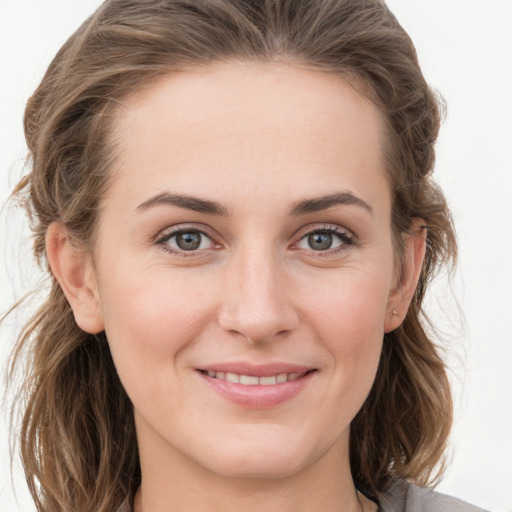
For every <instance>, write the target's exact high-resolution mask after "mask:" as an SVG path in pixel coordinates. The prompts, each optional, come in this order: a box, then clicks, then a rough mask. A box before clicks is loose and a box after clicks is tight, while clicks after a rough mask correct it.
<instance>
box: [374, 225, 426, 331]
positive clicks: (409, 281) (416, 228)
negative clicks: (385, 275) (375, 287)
mask: <svg viewBox="0 0 512 512" xmlns="http://www.w3.org/2000/svg"><path fill="white" fill-rule="evenodd" d="M424 224H425V222H424V221H423V220H422V219H417V218H416V219H413V223H412V227H411V232H410V234H408V235H407V236H406V239H405V248H404V259H403V269H402V270H403V273H402V276H401V279H400V281H399V282H398V284H397V286H396V287H395V288H394V289H393V290H392V291H391V293H390V295H389V297H388V304H387V307H386V318H385V321H384V332H391V331H393V330H394V329H396V328H397V327H398V326H400V325H401V323H402V322H403V320H404V318H405V315H406V314H407V310H408V309H409V305H410V303H411V301H412V298H413V296H414V292H415V291H416V286H417V284H418V280H419V278H420V274H421V269H422V266H423V260H424V259H425V251H426V245H427V244H426V233H427V231H426V229H425V227H424Z"/></svg>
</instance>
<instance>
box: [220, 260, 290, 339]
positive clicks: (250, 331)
mask: <svg viewBox="0 0 512 512" xmlns="http://www.w3.org/2000/svg"><path fill="white" fill-rule="evenodd" d="M262 252H263V251H258V252H255V251H244V252H243V253H242V252H241V253H240V254H239V255H238V257H236V258H235V259H234V260H233V261H232V262H230V264H229V268H228V269H227V271H226V275H225V281H224V288H223V293H222V299H223V300H222V305H221V307H220V312H219V320H218V321H219V324H220V327H221V328H222V329H224V330H225V331H227V332H229V333H230V334H232V335H235V336H239V337H241V338H244V339H246V340H248V341H249V342H251V343H253V344H258V343H265V342H268V341H272V340H275V339H277V338H279V337H283V336H286V335H287V334H290V333H291V332H292V331H293V330H295V329H296V328H297V326H298V324H299V315H298V312H297V309H296V307H294V304H293V302H292V300H291V299H292V297H291V295H292V293H293V292H292V289H291V283H290V279H289V277H287V275H286V274H287V273H286V272H285V269H284V265H283V264H282V263H281V264H280V262H279V260H278V258H276V257H275V256H273V255H272V254H271V251H268V253H269V254H266V255H264V254H263V253H262Z"/></svg>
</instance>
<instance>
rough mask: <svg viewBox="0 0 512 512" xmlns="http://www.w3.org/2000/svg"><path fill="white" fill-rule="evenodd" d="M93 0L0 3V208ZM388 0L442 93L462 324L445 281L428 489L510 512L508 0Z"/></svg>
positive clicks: (13, 225)
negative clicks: (443, 369)
mask: <svg viewBox="0 0 512 512" xmlns="http://www.w3.org/2000/svg"><path fill="white" fill-rule="evenodd" d="M99 4H100V1H99V0H44V1H42V0H0V204H2V205H3V204H4V203H5V201H6V200H7V198H8V195H9V192H10V191H11V190H12V187H13V185H14V184H15V183H16V181H17V180H18V178H19V176H20V174H21V172H22V167H23V158H24V154H25V147H24V139H23V134H22V114H23V107H24V103H25V102H26V100H27V98H28V97H29V95H30V94H31V92H32V91H33V90H34V89H35V87H36V86H37V84H38V82H39V81H40V79H41V77H42V74H43V73H44V71H45V69H46V66H47V65H48V64H49V62H50V59H51V58H52V57H53V55H54V54H55V52H56V51H57V50H58V48H59V47H60V46H61V44H62V43H63V42H64V41H65V39H66V38H67V37H68V36H69V35H70V34H71V32H72V31H74V30H75V29H76V28H77V27H78V25H79V24H80V22H81V21H82V20H84V19H85V17H86V16H87V15H89V14H90V13H91V12H92V11H93V10H94V9H95V8H96V7H97V6H98V5H99ZM388 4H389V6H390V8H391V9H392V10H393V12H394V13H395V14H396V16H397V18H398V19H399V21H400V22H401V23H402V24H403V25H404V27H405V28H406V30H408V32H409V33H410V35H411V37H412V39H413V41H414V42H415V44H416V46H417V49H418V53H419V58H420V63H421V64H422V67H423V70H424V73H425V76H426V77H427V80H429V82H430V83H431V84H432V85H433V86H434V87H435V88H437V89H438V90H439V91H440V92H441V93H442V94H443V96H444V97H445V98H446V100H447V103H448V117H447V119H446V122H445V124H444V127H443V129H442V133H441V138H440V141H439V144H438V164H437V171H436V172H437V178H438V181H439V182H440V183H441V185H442V187H443V188H444V190H445V193H446V195H447V197H448V200H449V202H450V205H451V207H452V209H453V212H454V215H455V219H456V225H457V229H458V234H459V241H460V264H459V270H458V273H457V275H456V276H455V279H454V281H453V288H454V293H455V296H456V298H457V301H458V305H459V307H460V310H462V312H463V315H464V316H465V319H466V321H465V325H463V322H462V319H461V317H460V314H459V313H458V311H459V308H458V307H457V305H456V304H455V302H454V300H453V299H451V298H450V297H451V292H450V286H449V284H448V280H447V279H446V278H443V277H442V278H441V279H440V280H439V281H438V283H437V285H436V287H435V290H433V291H434V292H435V293H433V294H432V295H431V298H430V303H431V306H430V308H431V311H432V316H433V317H434V319H435V320H436V323H437V324H438V325H441V327H442V328H443V330H444V331H445V336H444V338H445V339H444V345H445V347H446V348H447V351H448V354H449V356H448V357H449V361H450V365H451V366H452V368H453V372H452V381H453V386H454V391H455V400H456V421H455V428H454V432H453V440H452V453H453V457H452V463H451V465H450V467H449V470H448V472H447V474H446V477H445V479H444V480H443V482H442V484H441V485H440V486H439V488H438V489H439V490H441V491H442V492H445V493H448V494H452V495H455V496H459V497H462V498H464V499H465V500H467V501H470V502H472V503H474V504H476V505H479V506H481V507H484V508H487V509H489V510H492V511H495V512H512V493H511V488H512V369H511V367H512V335H511V333H510V324H511V318H512V299H511V294H512V270H511V267H512V0H389V2H388ZM21 219H22V217H20V216H19V214H16V213H15V212H13V211H12V210H11V209H8V208H4V211H3V212H2V213H1V215H0V226H1V228H0V229H1V231H0V233H1V235H0V240H1V242H0V243H1V244H2V245H1V251H0V258H1V259H0V311H5V310H6V308H7V307H8V306H9V305H10V304H11V303H12V302H13V300H14V298H15V297H19V296H20V295H21V294H22V293H23V292H24V291H26V290H27V289H29V288H30V286H32V285H33V283H34V280H33V278H34V276H37V273H34V270H33V269H32V268H31V266H30V261H31V259H30V252H31V243H30V241H29V240H28V238H27V237H26V236H25V235H23V233H24V231H23V228H22V227H20V226H22V220H21ZM21 235H23V236H21ZM20 240H21V241H20ZM21 267H22V268H23V273H22V276H20V274H21V272H20V268H21ZM17 322H19V317H16V316H14V317H12V318H10V319H9V320H8V321H7V322H6V323H5V325H4V327H3V329H2V333H1V337H0V365H2V366H3V365H4V362H5V361H6V358H7V354H8V352H9V349H10V347H11V346H12V342H13V329H15V328H16V323H17ZM5 417H6V414H5V410H2V411H1V414H0V420H2V421H0V512H8V511H9V512H11V511H15V510H19V511H34V510H35V509H34V507H33V505H31V502H30V499H29V498H28V496H27V491H26V490H25V488H24V480H23V477H22V476H21V473H20V471H19V468H17V467H15V468H14V474H15V477H14V480H15V483H16V489H17V500H18V501H16V500H15V497H14V493H13V491H12V486H11V478H10V468H9V457H8V443H7V434H6V429H5V420H4V418H5Z"/></svg>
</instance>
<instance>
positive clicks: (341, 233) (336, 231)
mask: <svg viewBox="0 0 512 512" xmlns="http://www.w3.org/2000/svg"><path fill="white" fill-rule="evenodd" d="M181 233H195V234H199V235H201V236H204V237H206V238H208V239H209V240H210V241H211V242H212V244H215V245H217V247H221V245H220V244H218V243H216V242H215V240H214V238H213V237H212V236H211V235H209V234H208V233H206V232H205V231H204V230H202V229H199V228H197V227H194V226H182V227H179V228H175V229H172V230H171V231H165V232H164V233H162V234H161V235H160V236H157V237H156V238H155V243H156V244H157V245H159V246H160V247H161V248H162V249H163V250H164V251H166V252H168V253H170V254H172V255H174V256H178V257H183V258H187V257H193V256H197V255H199V254H204V251H209V250H212V249H197V250H190V251H187V250H184V249H181V250H176V249H173V248H172V247H170V246H169V241H170V240H172V239H173V238H175V237H176V236H178V235H179V234H181ZM314 233H323V234H330V235H335V236H336V237H338V239H339V240H340V241H341V244H340V246H339V247H336V248H334V249H326V250H314V249H309V250H308V249H303V250H306V251H307V252H309V254H312V255H314V256H316V257H327V256H332V255H334V254H338V253H340V252H342V251H346V250H347V249H348V248H349V247H350V246H353V245H355V244H356V243H357V240H356V239H355V236H354V235H353V234H352V233H351V232H350V231H348V230H346V229H343V228H340V227H338V226H335V225H332V224H328V225H321V226H320V225H318V226H314V227H312V228H311V227H309V228H306V229H304V230H301V231H300V232H299V234H298V240H297V241H296V242H294V243H293V244H292V245H297V244H299V243H300V242H301V241H303V240H304V239H305V238H306V237H308V236H310V235H312V234H314ZM294 250H300V249H294Z"/></svg>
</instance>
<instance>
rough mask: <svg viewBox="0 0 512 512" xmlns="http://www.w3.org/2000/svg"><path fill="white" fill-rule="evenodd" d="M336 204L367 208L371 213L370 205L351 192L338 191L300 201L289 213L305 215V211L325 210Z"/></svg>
mask: <svg viewBox="0 0 512 512" xmlns="http://www.w3.org/2000/svg"><path fill="white" fill-rule="evenodd" d="M338 205H350V206H358V207H360V208H363V209H364V210H367V211H368V212H369V213H370V214H371V213H372V207H371V206H370V205H369V204H368V203H367V202H366V201H363V200H362V199H361V198H360V197H357V196H356V195H354V194H353V193H352V192H338V193H335V194H329V195H326V196H322V197H316V198H313V199H306V200H305V201H300V202H298V203H295V204H294V205H293V207H292V209H291V211H290V213H291V215H306V214H307V213H314V212H319V211H322V210H327V209H328V208H332V207H333V206H338Z"/></svg>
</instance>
